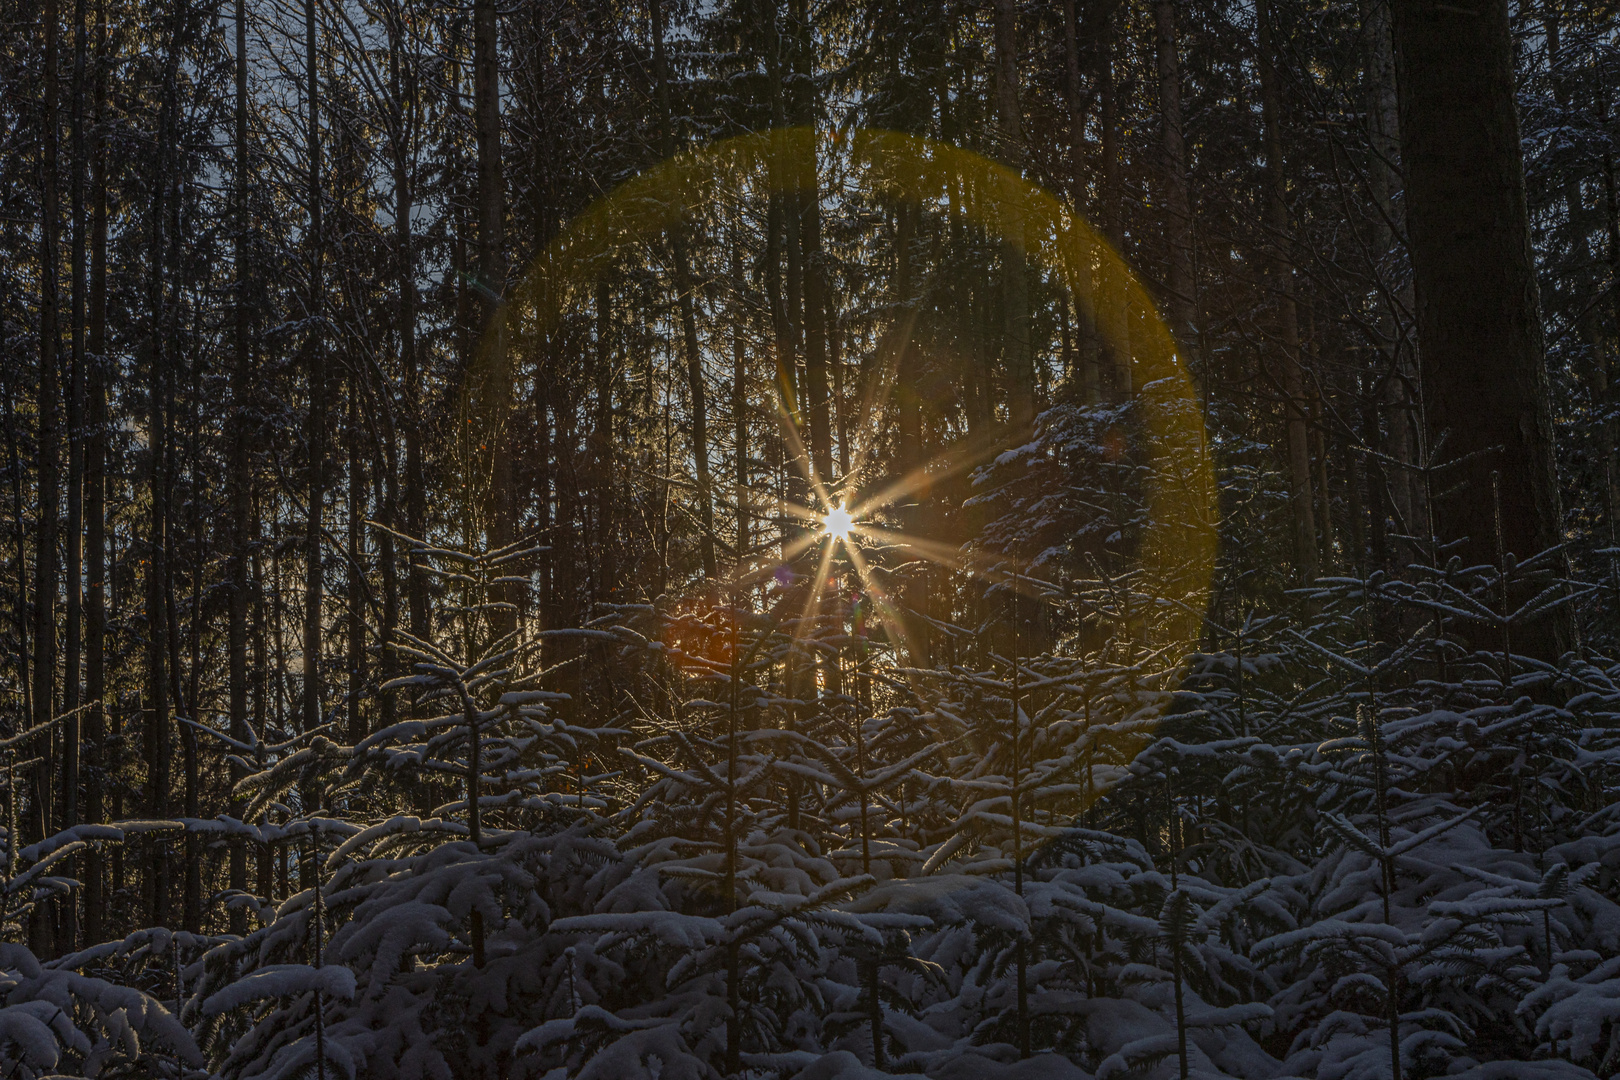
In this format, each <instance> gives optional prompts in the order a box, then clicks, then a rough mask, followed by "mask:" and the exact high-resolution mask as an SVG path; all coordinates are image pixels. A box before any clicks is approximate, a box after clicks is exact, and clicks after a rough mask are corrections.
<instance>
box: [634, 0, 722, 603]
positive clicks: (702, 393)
mask: <svg viewBox="0 0 1620 1080" xmlns="http://www.w3.org/2000/svg"><path fill="white" fill-rule="evenodd" d="M648 10H649V12H650V14H651V15H652V33H653V67H654V76H655V77H656V78H657V80H658V87H657V92H658V112H659V116H660V119H661V121H662V124H661V128H662V130H661V132H660V140H661V145H662V149H663V154H664V157H665V158H669V157H672V156H673V155H674V153H675V148H676V141H675V130H674V122H675V121H674V116H673V112H672V108H671V105H670V92H669V61H668V59H667V58H666V57H665V55H664V12H663V7H662V5H661V4H660V2H659V0H649V3H648ZM670 246H671V248H672V249H673V252H674V257H675V292H676V296H677V299H678V301H679V303H680V309H681V343H682V346H683V347H684V349H685V352H686V383H687V393H688V394H689V395H690V398H691V410H692V460H693V463H694V471H695V472H696V473H697V487H698V491H697V497H698V524H699V526H700V527H701V529H702V531H703V535H702V536H700V537H699V538H698V549H699V552H700V554H701V555H702V558H703V576H704V577H705V578H707V579H708V580H710V581H713V580H715V578H716V577H717V576H718V574H719V568H718V566H717V564H716V562H715V556H714V487H713V479H712V476H711V474H710V468H709V405H708V401H709V395H708V388H707V386H706V385H705V383H704V380H703V351H702V347H701V343H700V342H699V341H698V331H697V298H696V297H695V296H694V295H693V288H694V286H693V282H692V265H691V258H690V255H689V254H688V252H687V250H686V226H685V222H684V221H682V222H677V223H676V224H675V226H674V227H673V228H672V229H671V230H670Z"/></svg>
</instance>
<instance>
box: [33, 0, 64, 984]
mask: <svg viewBox="0 0 1620 1080" xmlns="http://www.w3.org/2000/svg"><path fill="white" fill-rule="evenodd" d="M41 19H42V20H43V22H44V26H45V80H44V81H45V102H44V116H43V124H44V131H43V133H42V136H43V137H42V139H41V165H40V170H41V177H40V179H41V189H42V191H41V199H40V204H41V205H40V214H41V225H42V227H41V229H40V247H39V271H40V273H39V283H40V297H39V388H38V389H39V395H38V409H39V433H38V436H37V443H36V446H35V469H36V482H37V484H38V500H39V525H38V527H37V533H36V536H35V542H34V670H33V675H34V723H35V724H45V723H49V722H50V720H51V719H52V718H53V717H54V716H55V715H56V713H55V705H56V588H57V580H56V572H57V564H56V554H57V553H56V547H57V541H58V532H59V529H58V523H57V512H58V502H59V498H60V495H59V492H58V490H57V488H58V483H59V480H58V477H57V442H58V440H60V438H61V432H60V431H59V430H58V425H59V424H60V423H61V419H60V411H59V402H58V400H57V399H58V397H59V396H60V389H59V380H58V376H57V368H58V365H59V363H60V361H59V360H58V358H57V346H58V339H59V337H60V329H59V327H58V307H59V302H60V301H59V298H58V296H57V280H56V269H57V259H58V257H59V253H58V251H57V235H58V222H57V217H58V214H59V213H60V207H59V206H58V205H57V177H56V170H57V160H56V158H57V153H56V151H57V102H56V97H57V79H56V65H57V37H58V33H57V22H58V12H57V7H56V0H45V4H44V10H43V12H42V14H41ZM51 742H52V740H51V734H50V732H49V730H47V731H45V732H44V733H42V734H41V735H40V737H39V738H38V739H37V740H36V742H35V750H34V753H35V754H36V755H37V756H38V758H39V763H38V764H36V765H35V766H34V769H33V785H32V788H33V790H32V799H33V809H32V812H31V815H30V818H29V821H28V827H27V828H26V829H25V830H24V835H25V836H27V837H28V838H29V839H34V840H40V839H44V838H45V837H46V836H48V835H49V834H50V831H51V826H52V822H51V776H52V772H53V768H52V762H51V757H52V755H51ZM29 942H30V944H31V945H33V946H34V951H35V952H36V953H38V954H40V955H42V956H43V955H48V954H49V953H50V952H51V951H52V948H53V942H52V941H51V925H50V905H48V904H41V905H39V906H38V907H36V908H35V909H34V918H33V921H32V923H31V925H30V929H29Z"/></svg>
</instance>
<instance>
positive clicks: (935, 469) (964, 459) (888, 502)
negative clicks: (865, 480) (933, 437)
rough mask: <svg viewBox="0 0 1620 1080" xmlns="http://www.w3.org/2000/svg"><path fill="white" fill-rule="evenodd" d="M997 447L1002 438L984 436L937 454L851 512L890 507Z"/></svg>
mask: <svg viewBox="0 0 1620 1080" xmlns="http://www.w3.org/2000/svg"><path fill="white" fill-rule="evenodd" d="M1000 449H1001V440H1000V439H999V438H997V437H996V436H993V435H986V436H981V437H979V438H977V439H973V440H971V441H970V442H968V443H966V444H965V445H961V446H957V447H955V448H954V449H952V450H950V451H948V452H946V453H941V454H936V455H935V456H934V457H933V458H931V459H930V460H929V461H927V462H925V463H924V464H922V465H919V466H917V467H916V468H915V469H913V470H911V471H910V472H908V473H906V474H905V475H904V476H901V477H899V478H898V479H896V480H893V481H891V482H890V483H889V484H887V485H886V486H884V487H882V488H880V489H878V490H877V491H876V492H875V493H873V494H871V495H868V496H867V497H866V498H864V499H862V500H861V501H860V502H859V503H857V504H856V506H855V508H854V509H853V510H851V511H850V513H852V514H853V515H855V516H856V517H858V518H859V517H865V516H867V515H869V514H870V513H872V511H874V510H879V509H882V508H884V507H887V506H892V505H894V504H895V503H896V502H899V501H900V500H901V499H904V498H906V497H907V496H910V495H914V494H916V493H918V492H919V491H921V490H923V489H924V488H926V487H929V486H931V485H933V484H938V483H941V482H943V481H945V480H949V479H951V478H952V477H955V476H960V475H961V474H962V473H964V472H967V471H968V470H969V469H972V468H976V467H977V466H979V465H982V464H984V463H985V462H986V461H989V460H990V459H991V458H992V457H994V456H995V455H996V453H998V452H999V450H1000Z"/></svg>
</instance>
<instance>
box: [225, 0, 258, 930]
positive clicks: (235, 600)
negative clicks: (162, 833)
mask: <svg viewBox="0 0 1620 1080" xmlns="http://www.w3.org/2000/svg"><path fill="white" fill-rule="evenodd" d="M235 16H236V117H235V120H236V123H235V129H236V130H235V151H236V153H235V161H234V165H235V170H236V175H235V176H234V177H233V181H234V184H233V190H232V192H231V194H232V197H233V204H234V205H233V206H232V211H233V213H232V217H233V221H232V229H233V232H234V234H235V235H234V238H233V244H234V251H233V260H232V261H233V263H234V267H233V269H234V273H235V281H234V286H235V291H234V295H233V296H232V298H231V299H232V306H233V308H234V309H235V310H234V311H233V315H234V319H233V323H232V331H233V339H232V345H233V347H234V355H233V357H232V367H231V421H230V424H229V425H228V429H227V432H226V439H227V447H226V456H227V464H226V487H227V498H228V500H229V503H230V515H231V530H230V536H231V550H230V555H229V562H228V564H227V566H226V575H227V578H228V582H227V586H228V588H229V594H230V595H229V609H230V610H229V615H228V617H229V626H228V628H227V630H226V650H227V652H228V654H229V656H228V658H227V661H226V665H227V668H228V671H229V680H230V688H229V692H230V723H231V737H232V738H233V739H237V740H239V741H245V740H246V739H247V737H248V601H249V597H248V562H249V560H250V559H251V558H252V555H253V545H254V544H255V542H256V541H257V539H258V537H257V535H256V534H257V532H258V527H257V522H255V521H254V520H253V492H252V477H251V475H250V472H249V465H248V439H249V432H248V425H249V422H250V416H251V397H252V379H253V357H252V353H251V351H250V349H251V346H250V343H249V339H248V333H249V320H250V316H249V312H248V296H247V292H248V276H249V271H248V259H249V244H248V236H247V232H248V215H247V192H248V184H249V182H250V180H249V178H250V176H251V175H252V173H251V168H250V166H249V163H248V145H247V3H246V0H236V11H235ZM245 775H246V773H245V771H244V769H243V767H242V766H238V765H233V766H232V768H231V780H232V782H233V783H235V782H237V781H240V780H241V779H242V777H243V776H245ZM230 812H231V813H232V815H234V816H236V817H240V816H241V814H242V803H241V800H239V799H236V800H232V803H231V811H230ZM230 859H231V867H230V887H231V888H232V889H234V890H236V891H237V892H246V891H247V847H246V842H245V841H241V840H238V841H236V842H235V843H233V844H232V845H231V854H230ZM231 933H233V934H245V933H247V912H246V911H245V910H244V909H242V908H241V907H233V908H232V909H231Z"/></svg>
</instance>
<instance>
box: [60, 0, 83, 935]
mask: <svg viewBox="0 0 1620 1080" xmlns="http://www.w3.org/2000/svg"><path fill="white" fill-rule="evenodd" d="M85 7H86V5H85V0H74V4H73V76H72V89H71V91H70V93H71V97H72V119H71V124H72V134H71V136H70V143H71V155H72V163H71V165H70V167H69V168H70V173H71V175H70V179H69V190H70V196H69V201H70V203H71V206H72V210H71V215H72V219H73V251H72V256H71V269H70V273H71V274H72V275H73V278H72V301H71V303H72V309H73V315H72V322H73V327H72V333H73V357H72V363H73V368H72V377H71V381H70V383H69V387H68V400H67V429H68V484H67V519H68V520H67V537H66V539H67V552H66V554H67V575H66V576H67V619H66V625H65V626H64V627H63V630H64V634H63V637H64V639H65V646H66V647H65V649H64V650H63V653H64V656H63V665H62V708H63V711H64V712H66V713H67V718H66V719H65V720H64V721H63V724H62V827H63V828H71V827H72V826H74V825H77V824H78V823H79V771H80V770H79V757H80V734H81V728H82V720H81V716H80V714H79V713H78V711H77V710H78V708H79V704H80V696H79V690H80V686H81V683H80V675H81V673H82V671H83V666H84V664H83V660H84V656H83V648H82V646H83V641H84V636H83V635H84V502H83V497H84V395H85V371H84V366H85V356H84V347H85V342H84V334H85V325H84V324H85V295H84V291H85V269H86V268H85V243H86V237H85V231H86V229H87V227H88V224H89V223H88V221H87V220H86V219H85V211H84V168H85V146H84V136H85V133H84V119H85V118H84V91H85V87H84V80H85V66H86V61H87V53H88V51H89V27H88V26H87V25H86V21H85V20H86V11H85ZM77 862H78V861H77V860H73V861H72V862H70V863H69V864H68V872H69V873H70V874H72V873H75V872H76V870H77ZM78 903H79V894H78V893H74V894H72V895H71V896H69V897H67V898H66V899H65V900H64V901H63V904H62V942H61V944H62V948H63V949H65V950H73V949H76V948H78V939H79V919H78Z"/></svg>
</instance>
